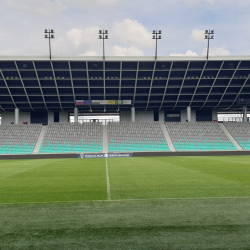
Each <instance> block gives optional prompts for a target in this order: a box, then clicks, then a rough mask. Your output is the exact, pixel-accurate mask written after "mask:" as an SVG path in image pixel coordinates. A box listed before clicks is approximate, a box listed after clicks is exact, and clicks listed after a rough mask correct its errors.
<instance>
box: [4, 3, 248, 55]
mask: <svg viewBox="0 0 250 250" xmlns="http://www.w3.org/2000/svg"><path fill="white" fill-rule="evenodd" d="M249 13H250V1H249V0H238V1H233V0H171V1H170V0H130V1H128V0H54V1H51V0H0V26H1V39H0V55H48V40H46V39H44V34H43V32H44V29H50V28H51V29H54V30H55V37H56V38H55V39H54V40H53V41H52V54H53V55H55V56H96V55H98V56H100V55H102V41H101V40H99V39H98V30H99V29H108V30H109V38H110V39H109V40H107V41H106V55H107V56H133V55H134V56H143V55H144V56H150V55H151V56H153V55H154V50H155V48H154V46H155V43H154V40H152V39H151V37H152V34H151V33H152V30H154V29H158V30H159V29H160V30H162V33H163V34H162V37H163V39H162V40H160V41H159V48H158V55H159V56H169V55H176V56H177V55H194V56H195V55H205V54H206V46H207V41H206V40H204V30H205V29H214V30H215V39H214V40H213V41H211V53H210V54H213V55H249V54H250V27H249V26H250V14H249Z"/></svg>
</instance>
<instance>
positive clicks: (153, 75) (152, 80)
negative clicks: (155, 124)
mask: <svg viewBox="0 0 250 250" xmlns="http://www.w3.org/2000/svg"><path fill="white" fill-rule="evenodd" d="M155 67H156V61H155V64H154V69H153V73H152V78H151V84H150V89H149V93H148V101H147V106H146V108H145V110H147V109H148V105H149V101H150V97H151V91H152V85H153V82H154V77H155Z"/></svg>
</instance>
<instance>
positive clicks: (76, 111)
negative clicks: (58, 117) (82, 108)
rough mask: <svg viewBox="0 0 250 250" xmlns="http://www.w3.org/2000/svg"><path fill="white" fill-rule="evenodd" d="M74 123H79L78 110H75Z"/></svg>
mask: <svg viewBox="0 0 250 250" xmlns="http://www.w3.org/2000/svg"><path fill="white" fill-rule="evenodd" d="M74 116H75V117H74V122H78V108H74Z"/></svg>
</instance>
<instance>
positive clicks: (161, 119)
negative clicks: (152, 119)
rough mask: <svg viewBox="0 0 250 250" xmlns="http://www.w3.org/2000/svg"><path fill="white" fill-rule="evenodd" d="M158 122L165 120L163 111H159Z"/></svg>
mask: <svg viewBox="0 0 250 250" xmlns="http://www.w3.org/2000/svg"><path fill="white" fill-rule="evenodd" d="M159 122H160V123H164V122H165V119H164V111H159Z"/></svg>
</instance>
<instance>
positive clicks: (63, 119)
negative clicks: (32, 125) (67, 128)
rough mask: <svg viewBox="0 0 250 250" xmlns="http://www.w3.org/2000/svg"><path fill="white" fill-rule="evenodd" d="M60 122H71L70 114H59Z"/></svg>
mask: <svg viewBox="0 0 250 250" xmlns="http://www.w3.org/2000/svg"><path fill="white" fill-rule="evenodd" d="M53 119H54V118H53ZM59 122H69V113H68V112H59Z"/></svg>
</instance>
